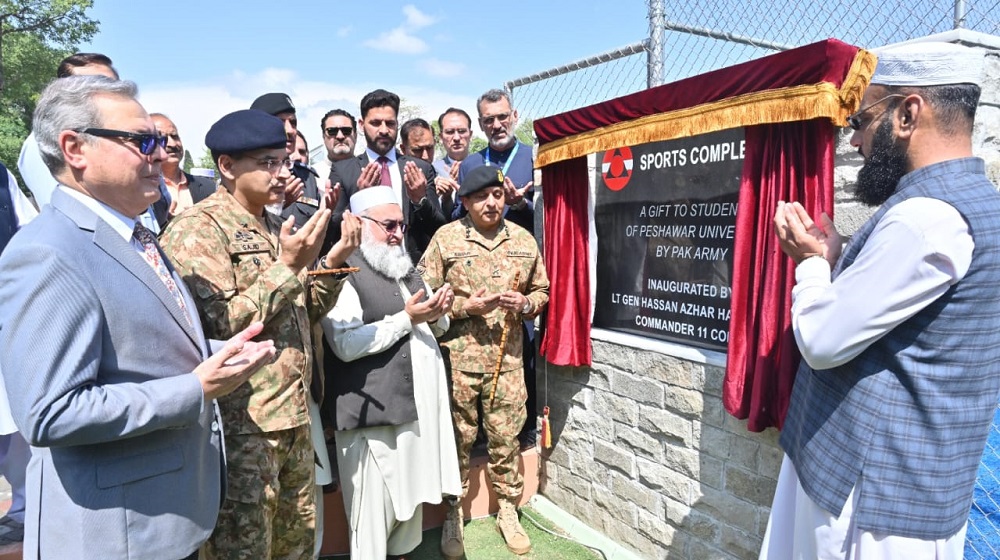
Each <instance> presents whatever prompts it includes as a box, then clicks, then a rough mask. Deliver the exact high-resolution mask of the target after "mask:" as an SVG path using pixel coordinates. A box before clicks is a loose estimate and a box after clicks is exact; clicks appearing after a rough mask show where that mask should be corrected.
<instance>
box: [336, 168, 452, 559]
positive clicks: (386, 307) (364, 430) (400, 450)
mask: <svg viewBox="0 0 1000 560" xmlns="http://www.w3.org/2000/svg"><path fill="white" fill-rule="evenodd" d="M351 212H352V213H355V214H356V215H358V216H361V217H362V218H363V220H362V221H363V222H364V228H363V230H362V244H361V249H360V251H359V252H357V253H355V254H354V256H353V257H352V258H351V259H350V260H349V261H348V264H349V265H350V266H357V267H359V268H360V269H361V270H360V271H359V272H356V273H354V274H352V275H351V279H350V281H349V283H347V284H345V286H344V288H343V291H342V292H341V294H340V298H339V299H338V300H337V305H336V306H335V307H334V308H333V309H332V310H331V311H330V313H329V314H328V315H327V316H326V317H325V318H324V319H323V320H322V326H323V331H324V334H325V335H326V338H327V342H328V343H329V344H330V347H331V348H332V349H333V353H334V354H335V355H336V357H337V358H339V360H341V361H342V363H341V364H340V365H339V367H336V368H334V369H333V370H332V372H330V373H328V377H327V379H328V393H329V395H330V398H331V399H332V400H333V401H334V402H335V412H334V413H333V416H334V417H335V419H336V428H337V432H336V440H337V453H338V463H339V470H340V481H341V485H342V487H343V491H344V508H345V510H346V514H347V519H348V523H349V527H350V541H351V558H352V559H354V560H361V559H375V560H382V559H383V558H386V555H387V554H388V555H389V556H390V557H394V556H396V557H398V556H401V555H404V554H407V553H409V552H410V551H412V550H413V549H414V548H416V547H417V546H418V545H419V544H420V540H421V532H422V525H423V515H422V507H421V504H422V503H424V502H428V503H440V502H441V499H442V495H459V494H461V489H462V485H461V480H460V478H459V472H458V454H457V452H456V449H455V436H454V428H453V426H452V421H451V414H450V411H449V403H448V388H447V382H446V378H445V368H444V362H443V361H442V358H441V351H440V348H439V346H438V344H437V341H436V340H435V335H441V334H443V333H444V332H445V331H447V329H448V314H447V312H448V310H449V309H450V308H451V304H452V301H453V299H454V294H453V293H452V291H451V288H450V286H448V285H445V286H443V287H442V288H441V289H440V290H438V291H437V292H436V293H433V294H432V293H431V290H430V289H429V288H428V287H427V285H426V284H424V282H423V280H421V279H420V276H419V275H418V274H417V273H416V271H415V270H414V269H413V266H412V263H411V261H410V259H409V257H408V256H407V253H406V251H405V250H404V248H403V232H404V231H405V229H406V224H405V222H404V219H403V213H402V210H401V209H400V206H399V204H398V202H397V199H396V197H395V195H394V194H393V192H392V189H391V188H390V187H370V188H367V189H364V190H361V191H359V192H358V193H356V194H355V195H354V196H352V197H351ZM428 295H429V297H428ZM328 371H329V370H328Z"/></svg>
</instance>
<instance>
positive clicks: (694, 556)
mask: <svg viewBox="0 0 1000 560" xmlns="http://www.w3.org/2000/svg"><path fill="white" fill-rule="evenodd" d="M686 558H688V559H690V560H734V559H733V556H732V555H731V554H729V553H727V552H724V551H722V550H719V549H718V548H716V547H714V546H712V545H710V544H708V543H706V542H701V541H692V542H691V544H690V545H689V546H688V554H687V556H686Z"/></svg>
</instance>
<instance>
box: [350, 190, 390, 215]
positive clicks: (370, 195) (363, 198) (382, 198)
mask: <svg viewBox="0 0 1000 560" xmlns="http://www.w3.org/2000/svg"><path fill="white" fill-rule="evenodd" d="M382 204H395V205H397V206H398V205H399V201H398V200H396V193H394V192H393V191H392V187H368V188H367V189H361V190H360V191H358V192H356V193H354V195H353V196H352V197H351V213H352V214H361V213H362V212H364V211H365V210H367V209H369V208H371V207H372V206H380V205H382Z"/></svg>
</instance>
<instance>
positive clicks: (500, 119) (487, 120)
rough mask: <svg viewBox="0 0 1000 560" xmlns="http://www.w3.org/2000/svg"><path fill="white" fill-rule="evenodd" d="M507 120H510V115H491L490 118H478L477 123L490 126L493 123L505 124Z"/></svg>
mask: <svg viewBox="0 0 1000 560" xmlns="http://www.w3.org/2000/svg"><path fill="white" fill-rule="evenodd" d="M509 118H510V113H500V114H499V115H493V116H490V117H480V118H479V122H481V123H482V124H483V126H490V125H492V124H493V121H496V122H499V123H505V122H507V119H509Z"/></svg>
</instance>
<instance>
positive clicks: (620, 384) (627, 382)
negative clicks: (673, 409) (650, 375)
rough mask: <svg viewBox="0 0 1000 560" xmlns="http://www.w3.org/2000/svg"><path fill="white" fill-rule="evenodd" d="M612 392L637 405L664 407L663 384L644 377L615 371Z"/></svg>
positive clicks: (612, 375) (612, 377) (612, 378)
mask: <svg viewBox="0 0 1000 560" xmlns="http://www.w3.org/2000/svg"><path fill="white" fill-rule="evenodd" d="M611 392H612V393H614V394H616V395H620V396H622V397H626V398H628V399H631V400H633V401H635V402H637V403H644V404H649V405H653V406H658V407H662V406H663V384H661V383H659V382H656V381H651V380H649V379H647V378H644V377H639V376H636V375H632V374H629V373H624V372H616V371H613V372H612V374H611Z"/></svg>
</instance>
